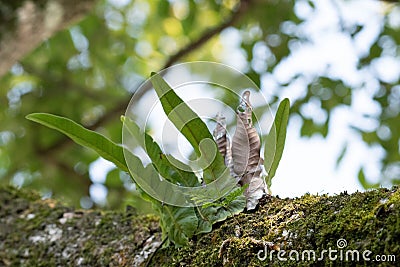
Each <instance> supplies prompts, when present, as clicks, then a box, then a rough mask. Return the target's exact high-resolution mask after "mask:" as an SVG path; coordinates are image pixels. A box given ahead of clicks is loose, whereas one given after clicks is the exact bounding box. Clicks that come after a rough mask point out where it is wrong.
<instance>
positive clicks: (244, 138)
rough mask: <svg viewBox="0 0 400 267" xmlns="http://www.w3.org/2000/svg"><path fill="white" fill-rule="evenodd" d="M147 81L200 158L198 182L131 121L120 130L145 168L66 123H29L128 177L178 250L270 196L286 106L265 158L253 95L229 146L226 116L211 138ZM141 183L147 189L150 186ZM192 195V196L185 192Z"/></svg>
mask: <svg viewBox="0 0 400 267" xmlns="http://www.w3.org/2000/svg"><path fill="white" fill-rule="evenodd" d="M150 81H151V83H152V84H153V87H154V89H155V91H156V93H157V95H158V97H159V99H160V102H161V104H162V107H163V109H164V112H165V114H166V115H167V116H168V119H169V120H170V121H171V122H172V123H173V124H174V125H175V127H176V128H177V129H178V130H179V131H180V132H181V133H182V134H183V136H185V138H186V139H187V140H188V141H189V143H190V144H191V145H192V147H193V150H194V152H195V154H196V156H198V157H199V158H201V159H203V161H202V162H201V164H203V165H201V166H205V167H204V169H203V170H202V177H201V179H199V177H198V176H197V175H195V172H194V171H192V169H191V166H189V165H187V164H185V163H183V162H180V161H179V160H177V159H175V158H174V157H173V156H172V155H169V154H167V153H165V151H163V150H162V149H161V147H160V146H159V145H158V144H157V143H156V142H155V141H154V140H153V138H152V136H151V135H149V134H147V133H146V132H142V129H140V127H139V126H138V125H137V124H136V123H135V122H134V120H133V119H131V118H129V117H128V116H122V117H121V120H122V122H123V127H124V130H126V134H127V135H128V136H130V137H132V139H133V140H136V141H137V144H139V145H140V146H141V147H142V148H143V149H144V150H145V151H146V153H147V155H148V157H149V158H150V160H151V164H148V165H147V166H145V165H143V163H142V161H141V159H140V158H139V157H138V156H136V155H135V154H133V153H132V150H131V149H129V148H127V147H125V146H122V145H120V144H116V143H114V142H113V141H111V140H110V139H108V138H106V137H105V136H103V135H101V134H99V133H97V132H94V131H91V130H88V129H86V128H84V127H83V126H81V125H79V124H77V123H75V122H74V121H72V120H70V119H67V118H64V117H60V116H56V115H52V114H46V113H34V114H30V115H28V116H27V119H29V120H32V121H35V122H37V123H40V124H42V125H45V126H47V127H50V128H52V129H55V130H58V131H60V132H61V133H63V134H65V135H67V136H68V137H70V138H71V139H72V140H73V141H75V142H76V143H77V144H80V145H82V146H85V147H88V148H91V149H93V150H95V151H96V152H97V153H98V154H99V155H100V156H101V157H103V158H104V159H106V160H109V161H111V162H113V163H114V164H115V165H116V166H117V167H118V168H120V169H121V170H123V171H125V172H128V173H129V174H130V175H131V176H132V178H133V181H134V182H135V184H136V186H137V188H138V190H139V192H140V193H141V195H142V197H143V198H144V199H146V200H148V201H150V202H151V203H152V206H153V208H154V210H155V211H156V212H158V215H159V217H160V225H161V228H162V231H163V235H164V238H166V239H167V240H168V241H170V242H172V243H174V244H175V245H176V246H183V245H185V244H186V243H187V242H188V241H189V239H190V238H191V237H192V236H193V235H196V234H199V233H205V232H210V231H211V230H212V225H213V224H214V223H216V222H218V221H222V220H225V219H226V218H228V217H229V216H232V215H235V214H238V213H240V212H241V211H243V209H244V208H245V207H247V210H251V209H254V208H255V207H256V205H257V203H258V200H259V199H260V198H261V197H262V196H263V195H264V194H265V193H266V191H267V190H269V187H270V185H271V179H272V178H273V177H274V175H275V172H276V169H277V167H278V164H279V161H280V159H281V157H282V152H283V147H284V144H285V137H286V126H287V121H288V117H289V100H288V99H284V100H283V101H282V102H281V103H280V105H279V108H278V111H277V113H276V116H275V120H274V122H273V125H272V128H271V130H270V132H269V134H268V135H267V136H266V137H265V142H264V159H263V158H262V157H261V155H260V151H261V142H260V137H259V135H258V133H257V131H256V129H255V128H254V126H253V123H252V106H251V103H250V91H245V92H244V93H243V94H242V96H241V98H240V103H239V106H238V108H237V116H236V120H237V123H236V130H235V134H234V135H233V138H232V140H229V138H228V136H227V132H226V122H225V118H224V117H223V114H219V115H218V116H217V118H216V127H215V130H214V131H213V133H212V134H211V133H210V132H209V130H208V128H207V126H206V124H205V123H204V122H203V121H202V120H201V119H200V117H199V116H198V115H197V114H196V113H195V112H194V111H193V110H192V109H191V108H190V107H189V106H188V105H187V104H186V103H185V102H184V101H183V100H182V99H181V98H180V97H179V96H178V95H177V94H176V93H175V92H174V90H173V89H172V88H171V87H170V86H169V85H168V84H167V82H166V81H165V80H164V79H163V78H162V77H161V76H160V75H159V74H157V73H154V74H152V76H151V78H150ZM177 107H179V108H177ZM210 140H211V141H210ZM206 141H207V142H208V143H207V142H206ZM204 143H207V144H206V145H204ZM208 148H210V149H211V150H213V149H215V151H216V153H214V155H213V156H210V153H211V152H210V153H209V151H208ZM264 169H265V171H264ZM149 181H150V182H149ZM220 181H222V182H220ZM146 182H147V183H151V184H150V186H149V185H148V184H146ZM168 188H173V189H172V190H169V189H168ZM182 188H183V190H182ZM191 189H193V190H192V191H193V192H194V193H188V192H189V191H191ZM157 190H158V191H157ZM171 194H172V196H171ZM174 201H175V202H174Z"/></svg>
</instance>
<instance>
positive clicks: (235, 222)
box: [153, 187, 400, 266]
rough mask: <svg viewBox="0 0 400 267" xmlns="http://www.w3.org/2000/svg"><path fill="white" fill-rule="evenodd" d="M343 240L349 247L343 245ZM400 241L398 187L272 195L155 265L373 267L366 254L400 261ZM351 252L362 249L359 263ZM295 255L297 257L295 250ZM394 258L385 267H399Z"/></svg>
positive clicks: (165, 252) (167, 252)
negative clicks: (333, 193) (285, 196)
mask: <svg viewBox="0 0 400 267" xmlns="http://www.w3.org/2000/svg"><path fill="white" fill-rule="evenodd" d="M238 229H239V230H238ZM340 239H344V240H345V242H347V245H346V246H344V247H338V244H339V243H338V242H339V241H338V240H340ZM399 240H400V189H399V188H397V187H394V188H393V189H392V190H389V189H379V190H373V191H368V192H364V193H360V192H357V193H354V194H352V195H348V194H347V193H342V194H340V195H336V196H327V195H322V196H313V195H309V194H306V195H304V196H303V197H301V198H296V199H279V198H277V197H269V198H265V199H264V200H263V203H262V204H261V205H260V207H259V208H258V210H257V211H256V212H253V213H242V214H239V215H238V216H235V217H234V218H231V219H229V220H227V221H225V222H223V223H221V224H220V225H217V226H216V227H215V229H214V230H213V232H212V233H210V234H205V235H202V236H199V237H197V239H196V240H193V241H192V242H191V244H190V246H188V247H185V248H182V249H175V248H172V247H170V248H164V249H161V250H160V251H159V252H158V253H157V254H156V256H155V258H154V259H153V262H154V263H155V264H154V266H181V264H184V266H310V265H314V266H337V265H340V266H356V265H357V266H359V265H361V266H363V265H365V266H367V265H370V264H371V262H366V261H364V260H363V258H362V252H364V251H366V250H369V251H371V252H372V254H368V255H367V257H368V258H371V260H374V257H375V255H386V256H387V257H389V255H394V256H395V257H396V260H397V261H399V260H400V242H399ZM342 241H343V240H342ZM343 242H344V241H343ZM339 245H340V246H343V244H342V243H340V244H339ZM265 248H266V250H267V255H268V257H267V258H266V259H265V260H263V261H262V260H259V259H258V257H257V254H258V253H259V251H260V250H261V252H260V256H261V257H262V256H264V255H265V253H264V252H265ZM329 248H331V250H337V251H338V252H337V253H336V254H335V253H333V254H331V255H332V258H334V256H335V255H337V258H336V260H330V258H329V255H328V254H327V253H328V252H325V253H324V254H323V255H324V256H323V257H321V253H322V251H323V250H324V249H325V250H327V251H329ZM292 250H295V251H297V252H299V257H298V258H299V261H296V260H290V257H289V253H290V251H292ZM311 250H312V251H315V255H316V260H315V261H313V254H310V260H308V253H309V251H311ZM349 250H358V251H359V255H360V258H359V261H352V259H353V256H352V255H351V252H348V255H347V261H346V252H347V251H349ZM271 251H273V252H272V255H273V256H272V260H271V259H270V255H271ZM279 251H281V252H280V253H283V251H285V252H286V254H283V255H282V254H281V258H286V259H287V260H286V261H280V260H279V259H278V252H279ZM340 251H342V252H340ZM302 253H304V259H306V260H304V261H302V260H301V257H302ZM310 253H312V252H310ZM340 253H342V254H340ZM341 255H342V256H341ZM291 256H292V258H294V259H296V254H295V252H293V253H292V254H291ZM318 258H321V260H318ZM354 259H356V254H355V255H354ZM393 259H394V258H391V259H390V261H387V262H380V263H379V265H381V266H394V265H395V262H393ZM156 262H158V263H157V264H156ZM373 264H374V265H376V264H377V262H373Z"/></svg>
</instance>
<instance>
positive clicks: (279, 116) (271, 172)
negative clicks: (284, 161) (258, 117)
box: [264, 98, 290, 186]
mask: <svg viewBox="0 0 400 267" xmlns="http://www.w3.org/2000/svg"><path fill="white" fill-rule="evenodd" d="M289 107H290V102H289V99H287V98H285V99H284V100H282V102H281V103H280V104H279V107H278V110H277V111H276V115H275V119H274V123H273V125H272V128H271V131H270V133H269V134H268V135H267V137H266V144H265V149H264V167H265V170H266V171H267V172H268V181H267V185H268V186H270V183H271V179H272V178H273V177H274V176H275V173H276V169H277V168H278V165H279V162H280V160H281V158H282V154H283V149H284V147H285V140H286V128H287V124H288V120H289ZM274 145H275V147H274Z"/></svg>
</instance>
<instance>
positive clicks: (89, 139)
mask: <svg viewBox="0 0 400 267" xmlns="http://www.w3.org/2000/svg"><path fill="white" fill-rule="evenodd" d="M26 118H27V119H28V120H31V121H34V122H37V123H40V124H42V125H44V126H47V127H49V128H52V129H55V130H57V131H59V132H61V133H63V134H65V135H67V136H68V137H69V138H71V139H72V140H73V141H74V142H75V143H77V144H79V145H82V146H85V147H88V148H91V149H93V150H94V151H96V152H97V153H98V154H99V155H100V156H101V157H103V158H104V159H106V160H109V161H111V162H113V163H114V164H115V165H116V166H117V167H118V168H120V169H121V170H123V171H128V167H127V166H126V163H125V158H124V153H123V149H122V147H121V146H120V145H117V144H115V143H114V142H112V141H111V140H110V139H108V138H106V137H105V136H103V135H101V134H99V133H97V132H94V131H91V130H88V129H86V128H84V127H83V126H81V125H79V124H77V123H76V122H74V121H72V120H70V119H67V118H64V117H60V116H56V115H52V114H47V113H33V114H29V115H28V116H26Z"/></svg>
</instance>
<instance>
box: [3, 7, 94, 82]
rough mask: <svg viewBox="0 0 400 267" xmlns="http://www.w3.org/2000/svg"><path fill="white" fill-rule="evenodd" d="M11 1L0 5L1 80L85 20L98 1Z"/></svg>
mask: <svg viewBox="0 0 400 267" xmlns="http://www.w3.org/2000/svg"><path fill="white" fill-rule="evenodd" d="M6 2H7V1H6ZM8 2H10V3H3V1H2V3H1V4H0V6H2V7H1V9H0V59H1V60H0V77H1V76H3V75H4V74H6V73H7V71H8V70H9V69H10V68H11V67H12V66H13V65H14V64H15V62H17V61H18V60H20V59H21V58H23V57H24V56H25V55H26V54H28V53H29V52H30V51H32V50H33V49H34V48H36V47H37V46H38V45H39V44H40V43H41V42H43V41H44V40H46V39H47V38H49V37H50V36H52V35H53V34H54V33H55V32H57V31H59V30H61V29H64V28H65V27H66V26H68V25H70V24H71V23H72V22H75V21H76V20H79V19H80V18H82V17H84V15H86V14H87V13H88V12H89V11H90V10H92V7H93V5H94V3H95V0H82V1H78V0H73V1H71V0H47V1H14V2H12V1H8Z"/></svg>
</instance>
